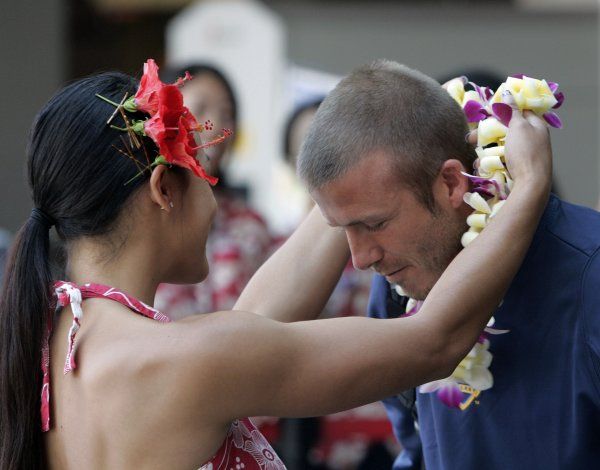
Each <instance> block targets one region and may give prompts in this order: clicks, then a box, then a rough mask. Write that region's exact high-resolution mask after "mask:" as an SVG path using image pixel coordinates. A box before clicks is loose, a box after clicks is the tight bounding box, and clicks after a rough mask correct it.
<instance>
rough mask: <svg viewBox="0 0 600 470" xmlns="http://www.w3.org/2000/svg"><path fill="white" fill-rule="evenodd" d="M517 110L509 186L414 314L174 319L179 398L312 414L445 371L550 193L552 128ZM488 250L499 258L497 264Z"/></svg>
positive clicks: (524, 244) (516, 259) (220, 406)
mask: <svg viewBox="0 0 600 470" xmlns="http://www.w3.org/2000/svg"><path fill="white" fill-rule="evenodd" d="M515 115H516V117H514V118H513V120H512V121H511V125H510V128H509V129H510V130H509V135H508V136H507V142H506V158H507V164H508V167H509V170H510V172H511V174H512V176H513V177H514V180H515V184H514V187H513V190H512V192H511V194H510V196H509V197H508V199H507V201H506V203H505V205H504V207H503V208H502V210H501V211H500V212H499V213H498V214H497V216H496V217H495V218H494V219H493V220H491V221H490V223H489V225H488V226H487V228H486V229H485V230H484V231H483V232H482V233H481V234H480V235H479V237H477V239H476V240H475V241H473V242H472V243H471V244H470V245H469V246H468V247H467V248H465V249H464V250H463V251H462V252H461V253H459V254H458V255H457V256H456V258H455V259H454V260H453V261H452V263H450V265H449V266H448V269H447V270H446V271H445V272H444V274H443V275H442V276H441V278H440V279H439V281H438V282H437V283H436V285H435V286H434V287H433V289H432V290H431V292H430V293H429V295H428V297H427V300H426V301H425V303H424V305H423V306H422V308H421V311H420V313H419V315H416V316H413V317H409V318H403V319H395V320H375V319H368V318H339V319H330V320H322V321H305V322H297V323H281V322H276V321H272V320H269V319H266V318H264V317H260V316H257V315H254V314H250V313H244V312H238V313H236V314H231V312H221V313H216V314H213V315H208V316H206V317H200V318H198V319H196V320H195V321H193V322H189V323H187V324H186V325H185V326H183V325H177V324H172V325H171V326H169V328H173V329H174V330H173V334H169V335H167V336H166V337H165V335H164V333H161V344H163V345H166V344H168V341H169V339H172V340H174V341H176V344H175V343H174V344H173V348H171V354H170V355H171V356H172V355H173V354H176V355H179V356H180V357H178V358H173V357H168V364H170V366H169V367H170V368H171V374H175V375H177V376H178V377H177V378H175V377H173V379H174V380H175V381H174V382H173V383H177V384H178V387H177V394H182V396H181V397H180V401H181V402H182V403H190V401H194V400H201V401H202V410H203V413H206V410H212V411H211V413H214V416H213V418H214V419H216V420H218V421H221V420H224V421H226V420H228V419H233V418H236V417H241V416H254V415H274V416H311V415H319V414H325V413H331V412H335V411H339V410H343V409H347V408H351V407H354V406H357V405H359V404H364V403H368V402H372V401H376V400H378V399H381V398H384V397H386V396H390V395H392V394H394V393H398V392H400V391H401V390H404V389H406V388H409V387H412V386H416V385H419V384H422V383H425V382H429V381H432V380H435V379H439V378H443V377H446V376H448V375H449V374H450V373H451V372H452V371H453V370H454V368H455V367H456V365H457V364H458V362H459V361H460V360H461V359H462V358H463V357H464V355H465V354H466V353H467V352H468V350H469V349H470V348H471V347H472V345H473V344H474V343H475V341H476V340H477V337H478V335H479V334H480V332H481V331H482V329H483V328H484V326H485V324H486V322H487V321H488V319H489V317H490V315H491V313H492V312H493V310H494V309H495V308H496V306H497V305H498V303H499V302H500V300H501V299H502V297H503V295H504V292H505V291H506V289H507V288H508V286H509V284H510V282H511V280H512V278H513V276H514V275H515V273H516V272H517V270H518V268H519V266H520V264H521V262H522V259H523V258H524V256H525V253H526V252H527V249H528V247H529V245H530V242H531V239H532V237H533V233H534V231H535V228H536V226H537V224H538V221H539V218H540V216H541V214H542V212H543V209H544V207H545V205H546V202H547V199H548V194H549V188H550V181H551V172H552V168H551V167H552V162H551V149H550V144H549V137H548V131H547V129H546V127H545V125H544V124H543V122H542V121H541V120H540V119H539V118H537V117H535V116H532V115H527V117H526V118H522V117H520V116H518V115H517V113H515ZM498 253H501V254H502V256H496V255H497V254H498ZM484 259H494V260H495V264H494V266H491V265H490V263H488V262H482V260H484ZM267 294H268V293H266V294H265V295H267ZM182 328H184V329H182ZM175 346H176V347H175ZM167 356H169V355H168V354H167ZM174 359H176V360H174ZM179 363H181V364H185V366H184V367H181V368H180V369H181V370H180V373H177V369H176V370H173V369H172V367H173V364H179ZM207 377H208V378H209V379H208V380H207ZM200 390H202V393H200ZM200 396H201V397H202V399H200V398H199V397H200ZM198 405H200V403H198ZM191 408H193V406H192V407H191ZM224 421H223V422H224Z"/></svg>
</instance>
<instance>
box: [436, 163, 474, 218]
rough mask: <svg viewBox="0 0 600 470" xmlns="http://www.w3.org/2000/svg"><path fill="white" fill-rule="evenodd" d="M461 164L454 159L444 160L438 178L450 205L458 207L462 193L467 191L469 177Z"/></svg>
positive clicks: (461, 200) (461, 201)
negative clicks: (464, 173)
mask: <svg viewBox="0 0 600 470" xmlns="http://www.w3.org/2000/svg"><path fill="white" fill-rule="evenodd" d="M463 172H466V170H465V167H464V166H463V164H462V163H461V162H460V161H459V160H456V159H450V160H446V161H445V162H444V163H443V164H442V168H441V169H440V178H441V182H442V185H443V187H444V188H445V190H444V192H445V193H446V197H447V198H448V202H449V203H450V205H451V206H452V207H453V208H455V209H458V208H459V207H461V206H462V204H463V195H464V194H465V193H466V192H468V191H469V179H468V178H467V177H466V176H465V175H463V174H462V173H463Z"/></svg>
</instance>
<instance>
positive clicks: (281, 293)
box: [234, 206, 350, 322]
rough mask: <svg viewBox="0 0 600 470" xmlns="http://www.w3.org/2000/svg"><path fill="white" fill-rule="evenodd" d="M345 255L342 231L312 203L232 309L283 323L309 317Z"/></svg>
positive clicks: (331, 284) (318, 308) (316, 311)
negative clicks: (307, 211) (334, 227)
mask: <svg viewBox="0 0 600 470" xmlns="http://www.w3.org/2000/svg"><path fill="white" fill-rule="evenodd" d="M349 254H350V251H349V249H348V242H347V241H346V236H345V235H344V232H343V231H341V230H336V229H333V228H331V227H330V226H329V225H327V223H326V222H325V219H324V218H323V216H322V215H321V212H320V211H319V209H318V208H317V207H316V206H315V207H314V208H313V209H312V211H311V212H310V213H309V215H308V216H307V217H306V219H305V220H304V221H303V222H302V224H301V225H300V226H299V227H298V228H297V229H296V231H295V232H294V233H293V234H292V236H291V237H290V238H289V239H288V240H287V241H286V242H285V243H284V245H283V246H282V247H281V248H280V249H279V250H277V251H276V252H275V253H274V254H273V255H272V256H271V257H270V258H269V259H268V260H267V261H266V262H265V263H264V264H263V265H262V266H261V267H260V269H259V270H258V271H257V272H256V274H255V275H254V276H253V277H252V279H250V281H249V282H248V285H247V286H246V288H245V289H244V291H243V292H242V294H241V295H240V298H239V300H238V301H237V303H236V304H235V306H234V309H235V310H244V311H247V312H254V313H257V314H259V315H262V316H264V317H267V318H271V319H273V320H278V321H283V322H293V321H300V320H313V319H315V318H317V317H318V316H319V314H320V313H321V311H322V310H323V307H324V306H325V303H326V302H327V299H329V296H330V295H331V292H332V291H333V288H334V287H335V285H336V284H337V282H338V280H339V278H340V275H341V273H342V270H343V269H344V266H345V265H346V263H347V261H348V257H349Z"/></svg>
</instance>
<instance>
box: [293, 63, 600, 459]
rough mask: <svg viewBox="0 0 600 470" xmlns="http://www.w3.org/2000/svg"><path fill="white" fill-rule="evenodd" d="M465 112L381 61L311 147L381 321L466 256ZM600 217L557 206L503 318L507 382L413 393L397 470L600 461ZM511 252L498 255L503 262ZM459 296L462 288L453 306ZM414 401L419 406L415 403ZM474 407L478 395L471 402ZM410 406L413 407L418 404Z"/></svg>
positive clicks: (498, 339) (345, 86) (502, 378)
mask: <svg viewBox="0 0 600 470" xmlns="http://www.w3.org/2000/svg"><path fill="white" fill-rule="evenodd" d="M466 132H467V126H466V122H465V118H464V115H463V113H462V110H461V109H460V107H459V106H458V105H457V104H456V103H455V102H454V100H453V99H452V98H451V97H450V96H449V95H448V94H447V93H446V92H445V91H444V90H443V89H442V88H441V87H440V86H439V84H438V83H437V82H435V81H434V80H432V79H431V78H429V77H427V76H425V75H423V74H421V73H419V72H417V71H415V70H411V69H409V68H407V67H404V66H402V65H399V64H396V63H393V62H388V61H378V62H375V63H374V64H372V65H370V66H365V67H361V68H359V69H357V70H355V71H354V72H353V73H351V74H350V75H349V76H348V77H346V78H345V79H344V80H342V81H341V82H340V83H339V85H338V86H337V87H336V88H335V89H334V90H333V91H332V92H331V94H330V95H329V96H328V97H327V98H326V100H325V101H324V102H323V104H322V105H321V107H320V108H319V111H318V112H317V115H316V117H315V120H314V121H313V124H312V126H311V129H310V131H309V134H308V136H307V138H306V141H305V143H304V146H303V149H302V152H301V155H300V159H299V173H300V176H301V177H302V179H303V180H304V181H305V182H306V184H307V186H308V188H309V190H310V192H311V194H312V196H313V198H314V199H315V201H316V202H317V204H318V205H319V207H320V208H321V211H322V213H323V215H324V216H325V218H326V219H327V220H328V222H329V223H330V225H333V226H338V227H342V228H343V229H344V230H345V232H346V235H347V239H348V243H349V245H350V249H351V253H352V260H353V263H354V266H355V267H356V268H358V269H373V270H374V271H376V272H377V274H376V275H375V276H374V279H373V283H372V291H371V299H370V305H369V315H370V316H372V317H378V318H387V317H397V316H400V315H402V314H403V313H404V305H405V303H406V300H407V299H406V297H401V296H399V295H398V294H397V292H396V290H395V286H396V285H398V286H400V287H401V289H402V291H403V292H404V293H406V296H408V297H412V298H414V299H424V298H425V297H426V296H427V294H428V292H429V291H430V289H431V288H432V286H433V285H434V284H435V282H436V281H437V279H438V278H439V276H440V275H441V273H442V272H443V271H444V269H445V268H446V266H447V265H448V263H449V262H450V261H451V260H452V259H453V257H454V256H455V255H456V254H457V253H458V251H459V250H460V249H461V245H460V238H461V235H462V233H463V232H464V231H465V230H466V228H467V227H466V223H465V220H466V217H467V215H468V214H469V213H470V212H471V211H472V210H471V208H470V207H468V206H467V205H466V204H464V203H463V195H464V193H465V192H467V191H468V190H469V183H468V182H467V179H466V178H465V177H464V176H463V175H462V174H461V171H470V169H471V168H472V166H473V163H474V159H475V155H474V152H473V147H472V146H471V145H470V144H468V143H467V142H466V141H465V134H466ZM598 253H600V215H599V214H598V213H596V212H595V211H592V210H589V209H584V208H581V207H577V206H574V205H571V204H568V203H565V202H563V201H561V200H559V199H558V198H556V197H554V196H553V197H551V199H550V201H549V203H548V206H547V208H546V211H545V213H544V216H543V218H542V221H541V222H540V224H539V226H538V229H537V232H536V235H535V238H534V240H533V242H532V245H531V247H530V249H529V253H528V255H527V257H526V259H525V261H524V262H523V265H522V267H521V269H520V271H519V273H518V274H517V276H516V277H515V279H514V281H513V283H512V285H511V287H510V289H509V290H508V292H507V293H506V297H505V299H504V302H503V303H502V305H501V307H499V308H498V310H497V311H496V313H495V315H494V317H495V319H496V327H497V328H501V329H508V330H510V331H509V333H506V334H503V335H499V336H495V337H493V338H491V340H490V341H491V345H490V352H491V353H492V354H493V357H494V358H493V362H492V364H491V368H490V371H491V372H492V374H493V376H494V385H493V387H492V388H491V389H489V390H486V391H485V392H483V393H482V394H480V395H479V396H477V397H476V399H474V400H473V399H471V400H469V397H468V396H467V395H466V394H465V397H464V398H465V399H464V401H463V404H464V410H459V409H454V408H448V407H447V406H446V405H444V404H443V403H442V402H440V401H439V400H438V399H437V397H436V396H435V394H423V393H419V392H418V391H417V392H416V394H414V398H416V409H414V410H411V409H410V408H411V407H410V403H408V402H410V401H411V398H410V395H411V394H410V392H409V393H407V394H405V396H400V397H390V399H389V400H386V402H385V405H386V408H387V410H388V415H389V417H390V419H391V421H392V424H393V425H394V430H395V432H396V435H397V437H398V438H399V439H400V440H401V441H403V440H404V444H405V448H407V451H405V452H404V453H403V454H401V455H400V456H399V457H398V459H397V460H396V463H395V466H394V469H400V468H419V466H420V465H421V462H420V450H419V442H418V438H417V436H416V435H415V433H414V426H413V416H417V415H418V423H419V429H420V440H421V443H422V452H423V456H424V463H425V467H426V468H428V469H431V470H434V469H454V468H455V469H480V468H486V469H487V468H490V469H496V468H499V469H521V468H523V469H532V468H543V469H553V468H557V469H559V468H560V469H564V468H569V469H571V468H573V469H587V468H598V465H600V464H599V462H600V289H598V286H600V255H599V254H598ZM497 256H502V253H496V252H494V249H493V247H490V252H489V257H488V258H487V259H482V260H481V262H482V263H489V266H490V270H493V269H494V258H495V257H497ZM451 295H452V292H448V296H451ZM407 397H408V399H407ZM471 398H472V397H471ZM406 405H408V406H406Z"/></svg>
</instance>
